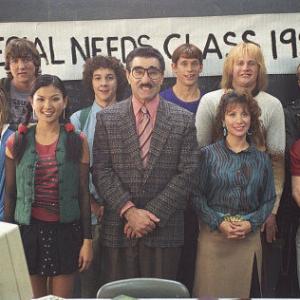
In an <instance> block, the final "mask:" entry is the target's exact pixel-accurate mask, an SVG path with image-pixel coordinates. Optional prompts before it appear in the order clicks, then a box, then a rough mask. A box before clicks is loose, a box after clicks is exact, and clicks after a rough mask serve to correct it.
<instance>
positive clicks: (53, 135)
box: [35, 122, 60, 145]
mask: <svg viewBox="0 0 300 300" xmlns="http://www.w3.org/2000/svg"><path fill="white" fill-rule="evenodd" d="M59 130H60V125H59V123H58V122H54V123H50V124H49V123H43V122H38V123H37V125H36V130H35V138H36V140H37V141H38V142H39V143H40V144H45V145H47V144H51V143H52V142H54V141H55V140H56V139H57V137H58V135H59Z"/></svg>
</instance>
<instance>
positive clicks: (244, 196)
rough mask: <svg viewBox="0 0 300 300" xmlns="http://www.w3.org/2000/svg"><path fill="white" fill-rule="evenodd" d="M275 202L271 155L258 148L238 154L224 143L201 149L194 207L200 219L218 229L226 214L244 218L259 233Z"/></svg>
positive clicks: (219, 142)
mask: <svg viewBox="0 0 300 300" xmlns="http://www.w3.org/2000/svg"><path fill="white" fill-rule="evenodd" d="M274 201H275V187H274V179H273V174H272V166H271V162H270V159H269V157H268V155H267V154H266V153H264V152H261V151H258V150H257V149H256V148H255V147H254V146H250V147H249V148H248V149H247V150H245V151H242V152H240V153H235V152H233V151H231V150H230V149H228V148H227V147H226V145H225V140H223V139H222V140H220V141H218V142H216V143H214V144H212V145H209V146H206V147H204V148H202V149H201V155H200V168H199V177H198V182H197V188H196V192H195V194H194V197H193V204H194V206H195V208H196V211H197V213H198V214H199V216H200V219H202V221H204V222H205V223H206V224H208V225H209V226H210V227H211V229H213V230H216V229H217V228H218V227H219V225H220V223H221V222H222V221H223V217H224V216H225V215H231V216H234V215H241V216H243V219H244V220H248V221H249V222H250V223H251V225H252V230H253V231H254V230H256V229H257V228H258V227H259V226H260V225H261V224H263V222H264V221H265V219H266V218H267V217H268V216H269V215H270V213H271V210H272V208H273V205H274Z"/></svg>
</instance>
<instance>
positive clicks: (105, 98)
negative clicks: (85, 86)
mask: <svg viewBox="0 0 300 300" xmlns="http://www.w3.org/2000/svg"><path fill="white" fill-rule="evenodd" d="M117 85H118V83H117V77H116V74H115V72H114V71H113V70H112V69H106V68H99V69H97V70H96V71H94V73H93V78H92V86H93V90H94V93H95V100H96V102H97V103H98V104H99V105H100V106H103V107H106V106H107V105H109V104H111V103H113V102H115V100H116V92H117Z"/></svg>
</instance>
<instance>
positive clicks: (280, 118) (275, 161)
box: [266, 99, 285, 214]
mask: <svg viewBox="0 0 300 300" xmlns="http://www.w3.org/2000/svg"><path fill="white" fill-rule="evenodd" d="M267 100H268V99H266V101H267ZM276 100H277V102H276V103H272V107H269V112H270V115H269V122H268V127H267V128H266V146H267V153H268V154H269V155H270V158H271V162H272V169H273V174H274V182H275V190H276V201H275V203H274V207H273V210H272V213H273V214H277V210H278V207H279V204H280V199H281V195H282V191H283V185H284V174H285V173H284V172H285V168H284V162H285V159H284V153H285V124H284V112H283V108H282V105H281V103H280V101H279V100H278V99H276Z"/></svg>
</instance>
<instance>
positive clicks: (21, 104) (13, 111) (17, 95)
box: [9, 84, 30, 129]
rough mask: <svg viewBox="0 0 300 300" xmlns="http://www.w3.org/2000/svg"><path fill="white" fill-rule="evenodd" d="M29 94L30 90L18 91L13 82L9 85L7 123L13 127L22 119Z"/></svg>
mask: <svg viewBox="0 0 300 300" xmlns="http://www.w3.org/2000/svg"><path fill="white" fill-rule="evenodd" d="M29 95H30V92H20V91H18V90H17V89H16V88H15V86H14V85H13V84H11V85H10V101H9V110H10V117H9V123H10V125H11V127H13V128H15V129H16V128H17V127H18V125H19V124H20V123H21V122H22V121H23V120H24V117H25V114H26V104H27V102H28V101H29Z"/></svg>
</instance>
